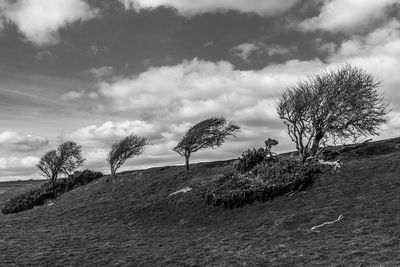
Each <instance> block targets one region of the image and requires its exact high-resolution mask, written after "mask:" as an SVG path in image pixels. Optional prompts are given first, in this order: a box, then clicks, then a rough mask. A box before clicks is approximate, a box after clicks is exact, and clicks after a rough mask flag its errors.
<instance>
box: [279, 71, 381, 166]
mask: <svg viewBox="0 0 400 267" xmlns="http://www.w3.org/2000/svg"><path fill="white" fill-rule="evenodd" d="M379 84H380V82H379V81H377V80H376V79H375V78H374V77H373V76H372V75H370V74H368V73H366V72H365V71H364V70H363V69H361V68H357V67H353V66H351V65H350V64H347V65H345V66H342V67H339V68H338V69H337V70H334V71H325V72H323V73H322V74H316V75H314V76H312V77H310V78H309V79H308V80H306V81H301V82H299V83H298V84H297V85H296V86H294V87H292V88H288V89H287V90H286V91H285V92H284V93H283V94H282V96H281V98H280V101H279V104H278V107H277V111H278V114H279V117H280V118H281V119H282V120H283V122H284V123H285V125H286V126H287V129H288V133H289V136H290V138H291V139H292V141H293V142H294V143H295V144H296V148H297V150H298V151H299V153H300V157H301V160H302V162H305V161H306V160H307V159H308V158H314V157H317V156H318V155H319V153H320V152H321V151H322V150H323V147H324V146H322V147H321V144H323V145H325V144H326V143H327V142H329V141H330V142H333V143H334V144H335V143H336V142H337V141H344V140H346V139H353V140H354V141H356V140H357V139H358V138H359V137H361V136H367V135H377V134H378V130H379V126H380V125H381V124H382V123H384V122H386V120H387V119H386V115H387V113H388V109H387V107H388V102H387V101H386V100H385V99H384V97H383V96H381V95H380V94H379V93H378V91H377V88H378V87H379Z"/></svg>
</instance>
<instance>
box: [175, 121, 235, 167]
mask: <svg viewBox="0 0 400 267" xmlns="http://www.w3.org/2000/svg"><path fill="white" fill-rule="evenodd" d="M239 130H240V127H239V126H238V125H236V124H234V123H233V122H230V123H227V122H226V120H225V118H224V117H221V118H210V119H206V120H203V121H201V122H199V123H197V124H196V125H194V126H193V127H192V128H190V129H189V130H188V131H187V132H186V133H185V135H184V136H183V138H182V140H181V141H180V142H179V143H178V144H177V145H176V147H175V148H174V149H173V150H174V151H175V152H177V153H178V154H179V155H181V156H182V157H185V159H186V170H189V158H190V155H191V154H192V153H193V152H196V151H198V150H200V149H205V148H216V147H220V146H221V145H222V144H223V143H224V142H225V140H226V139H227V138H228V137H229V136H235V134H236V133H237V132H238V131H239Z"/></svg>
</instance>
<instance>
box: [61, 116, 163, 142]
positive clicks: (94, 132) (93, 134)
mask: <svg viewBox="0 0 400 267" xmlns="http://www.w3.org/2000/svg"><path fill="white" fill-rule="evenodd" d="M159 130H160V129H159V127H158V126H155V125H153V124H151V123H149V122H146V121H142V120H135V121H121V122H112V121H107V122H105V123H103V124H102V125H100V126H97V125H89V126H86V127H83V128H80V129H78V130H76V131H74V132H71V133H68V134H66V135H64V136H63V137H62V138H63V139H65V140H67V139H68V140H73V141H77V142H78V143H81V144H83V145H87V146H90V147H97V148H104V147H108V146H110V145H111V144H112V143H114V142H115V141H117V140H119V139H121V138H123V137H125V136H128V135H130V134H132V133H135V134H139V135H143V136H146V137H148V138H150V139H155V138H160V136H161V133H160V132H159Z"/></svg>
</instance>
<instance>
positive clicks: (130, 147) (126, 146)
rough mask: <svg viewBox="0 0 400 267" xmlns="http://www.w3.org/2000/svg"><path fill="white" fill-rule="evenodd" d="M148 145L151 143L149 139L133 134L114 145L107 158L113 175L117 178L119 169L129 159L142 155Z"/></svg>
mask: <svg viewBox="0 0 400 267" xmlns="http://www.w3.org/2000/svg"><path fill="white" fill-rule="evenodd" d="M148 144H149V141H148V140H147V138H145V137H140V136H137V135H135V134H131V135H129V136H127V137H125V138H124V139H122V140H120V141H118V142H116V143H114V144H113V145H112V147H111V151H110V152H109V153H108V157H107V161H108V163H109V164H110V168H111V174H112V175H113V176H115V174H116V172H117V170H118V168H119V167H121V166H122V164H124V163H125V161H126V160H127V159H129V158H132V157H133V156H138V155H140V154H142V152H143V151H144V147H145V146H146V145H148Z"/></svg>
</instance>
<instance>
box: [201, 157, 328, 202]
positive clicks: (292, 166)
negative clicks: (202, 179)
mask: <svg viewBox="0 0 400 267" xmlns="http://www.w3.org/2000/svg"><path fill="white" fill-rule="evenodd" d="M320 172H321V168H320V166H319V165H311V164H310V165H303V164H301V163H300V162H298V161H295V160H289V159H278V158H275V159H274V160H269V161H264V162H262V163H260V164H258V165H257V166H256V167H254V168H253V171H252V172H249V173H245V174H243V173H239V172H236V171H232V172H230V173H227V174H224V175H222V176H221V177H219V178H218V179H217V180H216V181H215V182H214V183H213V184H212V185H211V186H210V187H209V188H207V189H206V190H205V191H204V192H203V197H204V198H205V199H206V201H207V203H208V204H213V205H214V206H222V207H224V208H230V209H232V208H237V207H242V206H244V205H246V204H251V203H253V202H254V201H256V200H257V201H266V200H268V199H273V198H274V197H275V196H279V195H283V194H286V193H288V192H291V191H295V190H299V189H301V188H305V187H307V186H309V185H311V184H312V183H313V182H314V178H315V176H316V175H318V174H319V173H320Z"/></svg>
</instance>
